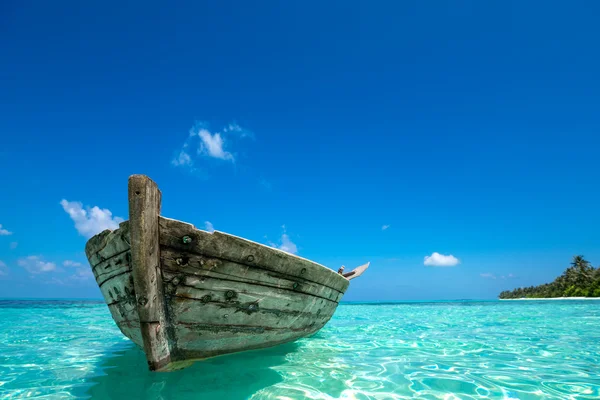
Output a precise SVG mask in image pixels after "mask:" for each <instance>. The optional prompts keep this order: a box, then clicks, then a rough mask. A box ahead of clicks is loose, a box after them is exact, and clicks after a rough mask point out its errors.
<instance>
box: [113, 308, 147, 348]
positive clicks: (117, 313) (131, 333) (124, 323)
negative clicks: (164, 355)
mask: <svg viewBox="0 0 600 400" xmlns="http://www.w3.org/2000/svg"><path fill="white" fill-rule="evenodd" d="M108 309H109V310H110V313H111V315H112V317H113V320H114V321H115V323H116V324H117V326H118V327H119V329H120V330H121V332H122V333H123V335H125V336H127V337H128V338H129V339H131V341H133V342H134V343H135V344H136V345H138V346H140V347H141V348H143V347H144V341H143V339H142V332H141V330H140V320H139V318H138V315H137V306H136V302H135V300H134V301H128V300H122V301H118V302H115V303H111V304H109V305H108Z"/></svg>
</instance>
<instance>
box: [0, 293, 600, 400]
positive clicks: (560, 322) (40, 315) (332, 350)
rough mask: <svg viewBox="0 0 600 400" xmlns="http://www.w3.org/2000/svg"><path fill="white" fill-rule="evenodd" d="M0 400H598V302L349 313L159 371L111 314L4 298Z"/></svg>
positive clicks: (350, 307) (101, 308)
mask: <svg viewBox="0 0 600 400" xmlns="http://www.w3.org/2000/svg"><path fill="white" fill-rule="evenodd" d="M0 321H2V324H1V325H0V398H1V399H15V398H25V397H28V398H29V397H34V398H35V397H37V398H47V399H61V398H65V399H68V398H93V399H121V398H122V399H219V400H225V399H248V398H252V399H281V400H284V399H304V398H306V399H410V398H419V399H436V398H438V399H480V398H494V399H541V398H544V399H567V398H577V399H598V398H600V377H599V376H600V301H511V302H499V301H493V302H473V301H465V302H435V303H397V304H342V305H340V306H339V308H338V310H337V311H336V313H335V315H334V317H333V318H332V319H331V321H330V322H329V323H328V324H327V325H326V326H325V327H324V328H323V329H322V330H321V331H320V332H318V333H317V334H316V335H315V336H313V337H311V338H307V339H302V340H299V341H297V342H295V343H291V344H287V345H282V346H279V347H275V348H271V349H267V350H259V351H251V352H246V353H239V354H235V355H231V356H224V357H218V358H214V359H211V360H206V361H204V362H201V363H196V364H195V365H194V366H193V367H190V368H188V369H184V370H181V371H177V372H172V373H150V372H148V371H147V370H146V363H145V357H144V354H143V353H142V352H141V350H138V349H137V348H136V347H135V345H133V344H132V343H131V342H130V341H129V340H128V339H126V338H124V337H123V336H122V334H121V333H120V331H119V330H118V328H117V327H116V326H115V324H114V323H113V321H112V319H111V317H110V314H109V312H108V309H107V307H106V306H105V305H104V304H103V303H102V302H94V301H15V300H0Z"/></svg>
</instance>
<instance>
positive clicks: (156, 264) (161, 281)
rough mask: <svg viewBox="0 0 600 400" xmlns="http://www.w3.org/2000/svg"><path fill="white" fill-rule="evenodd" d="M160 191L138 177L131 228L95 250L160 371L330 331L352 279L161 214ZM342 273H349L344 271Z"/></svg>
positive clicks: (100, 270) (127, 329) (115, 302)
mask: <svg viewBox="0 0 600 400" xmlns="http://www.w3.org/2000/svg"><path fill="white" fill-rule="evenodd" d="M160 204H161V193H160V191H159V190H158V187H157V185H156V184H155V183H154V182H153V181H152V180H151V179H150V178H148V177H147V176H144V175H133V176H131V177H130V178H129V221H125V222H122V223H121V224H120V226H119V228H118V229H116V230H113V231H111V230H105V231H104V232H102V233H100V234H98V235H96V236H94V237H92V238H91V239H90V240H89V241H88V242H87V244H86V248H85V251H86V255H87V258H88V260H89V262H90V265H91V267H92V270H93V273H94V276H95V278H96V282H97V283H98V286H99V287H100V290H101V291H102V294H103V296H104V299H105V301H106V303H107V305H108V308H109V309H110V312H111V314H112V317H113V319H114V320H115V322H116V324H117V325H118V326H119V328H120V329H121V332H123V334H124V335H125V336H127V337H128V338H130V339H131V340H132V341H133V342H134V343H136V344H137V345H138V346H140V347H141V348H142V349H143V350H144V352H145V353H146V358H147V360H148V366H149V368H150V370H153V371H169V370H173V369H179V368H183V367H186V366H188V365H190V364H191V363H192V362H193V361H196V360H200V359H203V358H208V357H212V356H217V355H221V354H226V353H232V352H237V351H243V350H250V349H258V348H263V347H269V346H274V345H277V344H281V343H285V342H289V341H293V340H295V339H298V338H300V337H303V336H307V335H310V334H313V333H314V332H316V331H318V330H319V329H321V328H322V327H323V326H324V325H325V324H326V323H327V321H329V319H330V318H331V316H332V315H333V313H334V311H335V309H336V307H337V305H338V303H339V301H340V299H341V298H342V296H343V294H344V292H345V291H346V289H347V288H348V285H349V280H350V279H353V278H355V277H357V276H359V275H360V274H362V273H363V272H364V270H366V268H367V267H368V265H369V264H368V263H367V264H365V265H363V266H361V267H358V268H356V269H355V270H354V271H352V272H349V273H346V274H342V273H336V272H334V271H332V270H331V269H329V268H326V267H324V266H322V265H320V264H317V263H314V262H312V261H309V260H306V259H303V258H301V257H298V256H295V255H292V254H289V253H286V252H283V251H280V250H278V249H274V248H271V247H268V246H264V245H261V244H258V243H255V242H252V241H249V240H245V239H242V238H239V237H236V236H233V235H229V234H226V233H222V232H218V231H214V232H207V231H203V230H199V229H196V228H195V227H194V226H193V225H191V224H188V223H185V222H181V221H176V220H172V219H168V218H164V217H162V216H160ZM342 270H343V269H342Z"/></svg>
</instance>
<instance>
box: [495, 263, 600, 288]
mask: <svg viewBox="0 0 600 400" xmlns="http://www.w3.org/2000/svg"><path fill="white" fill-rule="evenodd" d="M499 297H500V299H522V298H532V299H536V298H558V297H600V267H598V268H594V267H592V265H591V263H590V262H589V261H587V260H586V259H585V258H584V257H583V256H581V255H577V256H574V257H573V261H572V262H571V265H570V266H569V267H568V268H567V269H566V270H565V272H563V273H562V275H561V276H559V277H558V278H556V279H555V280H554V282H551V283H545V284H543V285H539V286H530V287H521V288H516V289H514V290H505V291H503V292H502V293H500V296H499Z"/></svg>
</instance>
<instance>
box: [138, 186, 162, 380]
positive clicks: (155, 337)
mask: <svg viewBox="0 0 600 400" xmlns="http://www.w3.org/2000/svg"><path fill="white" fill-rule="evenodd" d="M160 203H161V193H160V190H158V186H157V185H156V183H155V182H154V181H152V180H151V179H150V178H148V177H147V176H145V175H132V176H130V177H129V226H130V234H131V262H132V265H133V268H132V275H133V282H134V283H133V284H134V287H135V296H136V300H137V311H138V315H139V318H140V329H141V333H142V339H143V341H144V352H145V353H146V358H147V360H148V366H149V368H150V370H152V371H157V370H161V369H163V368H164V367H166V366H167V365H168V364H169V363H170V362H171V349H170V346H169V340H168V336H167V320H166V315H165V302H164V296H163V284H162V276H161V270H160V266H159V263H160V247H159V231H158V229H159V227H158V219H159V215H160Z"/></svg>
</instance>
